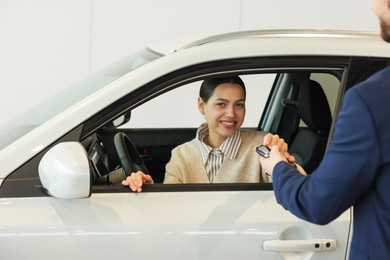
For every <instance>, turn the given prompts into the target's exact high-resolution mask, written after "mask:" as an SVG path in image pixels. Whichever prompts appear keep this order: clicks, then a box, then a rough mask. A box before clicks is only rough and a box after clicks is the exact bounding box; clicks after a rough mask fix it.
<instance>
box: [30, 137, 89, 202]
mask: <svg viewBox="0 0 390 260" xmlns="http://www.w3.org/2000/svg"><path fill="white" fill-rule="evenodd" d="M38 172H39V178H40V180H41V183H42V185H43V187H44V188H45V189H46V190H47V192H48V193H49V194H50V195H51V196H53V197H56V198H61V199H79V198H86V197H89V196H90V195H91V187H92V185H91V177H92V176H91V171H90V164H89V160H88V154H87V152H86V150H85V149H84V147H83V146H82V145H81V143H78V142H64V143H58V144H56V145H55V146H53V147H52V148H50V150H48V151H47V152H46V154H45V155H44V156H43V157H42V159H41V161H40V162H39V166H38Z"/></svg>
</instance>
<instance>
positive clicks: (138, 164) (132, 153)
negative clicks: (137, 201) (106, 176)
mask: <svg viewBox="0 0 390 260" xmlns="http://www.w3.org/2000/svg"><path fill="white" fill-rule="evenodd" d="M114 143H115V149H116V152H117V154H118V157H119V160H120V162H121V165H122V167H123V170H124V171H125V174H126V176H130V175H131V173H133V172H137V171H142V172H143V173H145V174H149V171H148V170H147V168H146V165H145V163H144V161H143V160H142V158H141V156H140V155H139V153H138V151H137V148H135V146H134V144H133V142H132V141H131V140H130V138H129V137H128V136H127V135H126V134H125V133H123V132H118V133H116V134H115V136H114Z"/></svg>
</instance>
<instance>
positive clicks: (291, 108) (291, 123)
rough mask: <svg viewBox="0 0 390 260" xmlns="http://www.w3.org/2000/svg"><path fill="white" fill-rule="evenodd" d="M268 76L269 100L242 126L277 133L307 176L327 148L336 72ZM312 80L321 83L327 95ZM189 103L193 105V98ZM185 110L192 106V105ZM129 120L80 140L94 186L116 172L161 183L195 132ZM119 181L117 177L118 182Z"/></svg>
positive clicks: (336, 89) (129, 116) (128, 116)
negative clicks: (177, 151)
mask: <svg viewBox="0 0 390 260" xmlns="http://www.w3.org/2000/svg"><path fill="white" fill-rule="evenodd" d="M272 75H273V77H272V78H273V81H272V84H271V86H269V96H268V97H267V98H266V99H265V100H264V101H263V102H264V104H262V106H263V107H264V108H265V109H263V110H262V111H258V113H257V114H255V117H256V119H255V120H254V121H253V122H255V123H253V125H250V126H245V127H247V128H253V129H257V130H264V131H269V132H272V133H276V134H279V135H280V136H281V137H282V138H284V139H285V140H286V142H288V144H289V147H290V152H291V153H292V154H293V155H294V156H295V158H296V161H297V163H299V164H300V165H302V166H303V167H304V168H305V170H306V171H307V172H308V173H311V172H312V171H313V170H314V169H315V168H316V167H317V166H318V164H319V162H320V161H321V158H322V156H323V154H324V151H325V148H326V146H327V143H328V135H329V132H330V128H331V123H332V114H331V107H330V105H329V102H328V99H330V100H331V103H332V105H333V108H332V109H334V106H335V104H336V102H337V97H338V92H339V88H340V78H339V77H340V75H341V74H340V72H339V71H320V72H316V71H313V72H308V71H305V72H302V71H298V72H278V73H272ZM240 76H241V75H240ZM242 77H243V78H244V79H245V78H246V75H245V74H243V75H242ZM312 78H314V79H312ZM315 79H316V80H315ZM318 81H321V82H322V84H327V87H328V96H327V95H326V93H325V91H324V87H323V86H322V85H321V84H320V83H319V82H318ZM199 82H201V80H199ZM251 83H252V82H249V83H246V85H247V86H248V85H249V84H251ZM181 87H182V88H184V87H186V85H185V84H184V85H182V86H181ZM197 88H198V85H197ZM171 91H172V90H171ZM257 92H259V90H257ZM261 93H262V92H260V94H261ZM265 93H267V92H265ZM262 94H264V93H262ZM190 98H192V99H194V100H196V98H197V96H194V97H190ZM188 105H189V106H193V107H195V106H196V104H195V102H192V103H191V104H188ZM141 106H142V105H141ZM162 109H163V108H162ZM248 109H250V108H247V110H248ZM130 113H131V114H130ZM163 114H168V112H166V113H163ZM132 117H133V111H128V112H127V114H126V115H124V116H123V117H122V118H123V119H125V118H126V120H124V121H123V123H126V124H121V125H120V126H119V127H118V126H114V124H111V123H110V124H108V125H107V126H105V127H102V128H101V129H100V130H99V131H97V132H96V133H95V134H94V135H92V136H90V137H89V138H87V139H85V141H84V144H85V147H86V149H87V150H88V151H89V156H90V159H91V162H92V165H93V169H94V171H95V172H94V176H95V179H94V183H95V184H112V183H115V182H116V181H114V180H110V177H109V176H110V174H108V173H111V175H112V176H115V177H112V178H111V179H114V178H116V175H115V172H116V171H118V169H121V168H123V169H124V172H125V174H127V175H129V174H130V173H131V172H133V171H137V170H142V171H143V172H145V173H149V174H151V176H152V177H153V179H154V181H155V183H163V180H164V174H165V165H166V163H167V162H168V161H169V159H170V153H171V151H172V149H173V148H174V147H176V146H177V145H180V144H182V143H184V142H187V141H189V140H191V139H193V138H194V137H195V133H196V130H197V126H196V125H194V126H191V127H187V128H185V127H178V128H174V127H168V128H161V127H160V128H131V127H127V126H126V125H131V120H132ZM127 120H128V121H127ZM129 122H130V123H129ZM122 174H123V172H122ZM119 180H120V178H119V179H118V182H119Z"/></svg>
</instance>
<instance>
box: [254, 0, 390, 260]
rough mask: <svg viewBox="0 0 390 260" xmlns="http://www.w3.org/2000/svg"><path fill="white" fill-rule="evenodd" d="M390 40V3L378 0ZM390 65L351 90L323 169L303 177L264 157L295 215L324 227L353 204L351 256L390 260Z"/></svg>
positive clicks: (275, 155)
mask: <svg viewBox="0 0 390 260" xmlns="http://www.w3.org/2000/svg"><path fill="white" fill-rule="evenodd" d="M373 10H374V12H375V13H376V14H377V16H378V17H379V20H380V25H381V35H382V38H383V39H384V40H385V41H386V42H390V0H375V2H374V4H373ZM389 101H390V67H388V68H386V69H384V70H382V71H380V72H378V73H376V74H374V75H373V76H371V77H370V78H369V79H368V80H366V81H364V82H362V83H360V84H358V85H356V86H354V87H353V88H351V89H350V90H349V91H347V93H346V95H345V98H344V101H343V106H342V109H341V112H340V114H339V116H338V118H337V122H336V128H335V133H334V137H333V142H332V144H331V145H330V146H329V148H328V149H327V151H326V153H325V156H324V158H323V160H322V162H321V164H320V166H319V167H318V168H317V169H316V170H315V171H314V172H313V173H312V174H311V175H309V176H303V175H301V174H300V173H299V172H298V171H296V169H295V168H294V167H293V166H292V165H291V164H289V163H287V162H286V159H285V157H284V156H283V155H282V154H281V153H280V152H279V150H278V147H277V146H273V147H272V149H271V154H270V157H269V158H263V157H262V158H261V159H260V160H261V164H262V166H263V168H264V169H265V170H266V171H267V172H268V173H269V174H271V175H272V179H273V187H274V193H275V197H276V200H277V201H278V203H280V204H281V205H282V206H283V207H285V208H286V209H288V210H289V211H290V212H292V213H293V214H294V215H296V216H297V217H299V218H302V219H304V220H307V221H309V222H312V223H316V224H320V225H325V224H327V223H329V222H331V221H332V220H334V219H336V218H337V217H338V216H340V214H342V213H343V212H344V211H345V210H347V209H348V208H350V207H351V206H353V209H354V210H353V214H354V223H353V237H352V244H351V248H350V251H349V258H350V259H353V260H356V259H390V102H389Z"/></svg>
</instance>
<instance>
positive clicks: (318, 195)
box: [273, 88, 381, 224]
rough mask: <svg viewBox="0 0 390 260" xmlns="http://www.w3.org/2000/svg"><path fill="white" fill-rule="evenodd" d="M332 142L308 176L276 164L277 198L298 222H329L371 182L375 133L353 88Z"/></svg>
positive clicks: (377, 161)
mask: <svg viewBox="0 0 390 260" xmlns="http://www.w3.org/2000/svg"><path fill="white" fill-rule="evenodd" d="M335 129H336V130H335V134H334V138H333V142H332V144H331V145H330V146H329V148H328V149H327V151H326V153H325V156H324V158H323V160H322V162H321V164H320V165H319V167H318V168H317V169H316V170H315V171H314V172H313V173H312V174H311V175H309V176H302V175H300V174H299V173H298V172H297V171H296V170H295V169H294V167H292V166H291V165H289V164H287V163H285V162H279V163H278V164H276V166H275V168H274V171H273V187H274V193H275V197H276V199H277V201H278V203H280V204H281V205H283V206H284V207H285V208H286V209H288V210H289V211H290V212H292V213H293V214H294V215H296V216H297V217H299V218H302V219H304V220H307V221H310V222H312V223H317V224H327V223H329V222H331V221H332V220H334V219H336V218H337V217H338V216H339V215H340V214H342V213H343V212H344V211H345V210H347V209H348V208H349V207H351V206H352V205H353V204H354V203H355V202H356V201H357V200H358V199H359V198H360V197H361V196H362V195H363V194H364V193H365V192H366V191H367V190H368V189H369V187H370V186H371V185H372V184H373V182H374V180H375V177H376V172H377V169H378V165H380V160H381V159H380V158H381V155H380V149H378V145H379V144H378V139H377V129H376V128H375V124H374V122H373V118H372V116H371V112H370V110H369V109H368V107H367V106H366V104H365V103H364V101H363V99H362V98H361V97H360V96H359V93H358V92H356V91H354V88H352V89H351V90H350V91H349V92H348V93H347V94H346V96H345V98H344V103H343V107H342V110H341V113H340V115H339V117H338V118H337V122H336V128H335Z"/></svg>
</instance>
